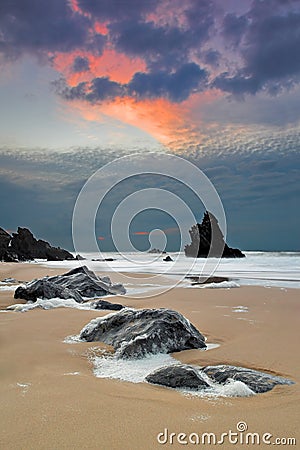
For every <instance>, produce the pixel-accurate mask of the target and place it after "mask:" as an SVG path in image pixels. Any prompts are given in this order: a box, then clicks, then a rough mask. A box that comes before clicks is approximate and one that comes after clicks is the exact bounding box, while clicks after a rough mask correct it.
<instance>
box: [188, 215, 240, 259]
mask: <svg viewBox="0 0 300 450" xmlns="http://www.w3.org/2000/svg"><path fill="white" fill-rule="evenodd" d="M189 233H190V237H191V241H192V242H191V244H189V245H186V246H185V249H184V252H185V255H186V256H190V257H193V258H207V257H208V256H209V257H220V256H221V257H222V258H243V257H244V256H245V255H244V254H243V253H242V252H241V251H240V250H239V249H238V248H231V247H228V245H227V244H226V242H225V241H224V236H223V234H222V231H221V230H220V227H219V224H218V221H217V219H216V218H215V216H214V215H213V214H212V213H210V212H208V211H206V212H205V214H204V217H203V220H202V222H201V224H200V223H197V224H196V225H193V226H192V228H191V229H190V231H189ZM212 236H213V239H212Z"/></svg>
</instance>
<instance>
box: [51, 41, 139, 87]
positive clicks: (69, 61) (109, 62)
mask: <svg viewBox="0 0 300 450" xmlns="http://www.w3.org/2000/svg"><path fill="white" fill-rule="evenodd" d="M78 56H81V57H83V58H86V59H87V60H88V62H89V67H90V69H89V71H86V72H79V73H74V72H73V70H72V68H73V63H74V60H75V58H77V57H78ZM53 66H54V69H55V70H57V71H58V72H60V73H62V74H64V76H65V78H66V81H67V83H68V84H69V85H70V86H76V85H77V84H78V83H81V82H90V81H92V79H93V78H97V77H109V78H110V79H111V80H112V81H116V82H117V83H122V84H125V83H128V82H129V81H130V80H131V78H132V76H133V75H134V74H135V73H136V72H141V71H145V70H146V65H145V62H144V61H143V60H142V59H140V58H129V57H128V56H126V55H124V54H122V53H118V52H116V51H115V50H113V49H109V50H105V51H104V52H103V54H102V55H101V56H95V55H93V54H92V53H87V52H80V51H74V52H72V53H57V54H56V55H55V57H54V59H53Z"/></svg>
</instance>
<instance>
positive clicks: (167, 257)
mask: <svg viewBox="0 0 300 450" xmlns="http://www.w3.org/2000/svg"><path fill="white" fill-rule="evenodd" d="M163 261H167V262H169V261H173V259H172V258H171V256H169V255H168V256H166V257H165V258H164V259H163Z"/></svg>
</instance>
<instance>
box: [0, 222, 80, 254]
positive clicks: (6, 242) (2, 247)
mask: <svg viewBox="0 0 300 450" xmlns="http://www.w3.org/2000/svg"><path fill="white" fill-rule="evenodd" d="M35 258H40V259H47V260H48V261H62V260H65V259H74V257H73V255H72V254H71V253H69V252H68V251H67V250H64V249H62V248H60V247H52V246H51V245H50V244H49V242H46V241H43V240H41V239H39V240H37V239H36V238H35V237H34V236H33V234H32V233H31V231H30V230H28V229H27V228H20V227H19V228H18V231H17V232H16V233H12V235H10V234H9V233H7V232H6V231H5V230H3V229H2V228H0V261H6V262H15V261H28V260H32V259H35Z"/></svg>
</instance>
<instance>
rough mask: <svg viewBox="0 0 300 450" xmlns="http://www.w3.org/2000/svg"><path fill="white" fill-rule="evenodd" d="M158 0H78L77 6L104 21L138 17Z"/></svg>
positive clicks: (149, 9) (151, 8)
mask: <svg viewBox="0 0 300 450" xmlns="http://www.w3.org/2000/svg"><path fill="white" fill-rule="evenodd" d="M159 2H160V0H146V1H141V0H126V1H124V0H101V1H95V0H78V5H79V7H80V8H81V9H82V10H83V11H86V12H89V13H90V14H92V15H93V16H94V17H96V18H98V19H99V20H101V21H103V22H105V21H106V20H109V21H111V20H119V19H124V18H128V17H135V18H139V17H140V16H142V15H144V14H146V13H148V12H151V11H153V10H154V9H155V8H156V6H157V5H158V4H159Z"/></svg>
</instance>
